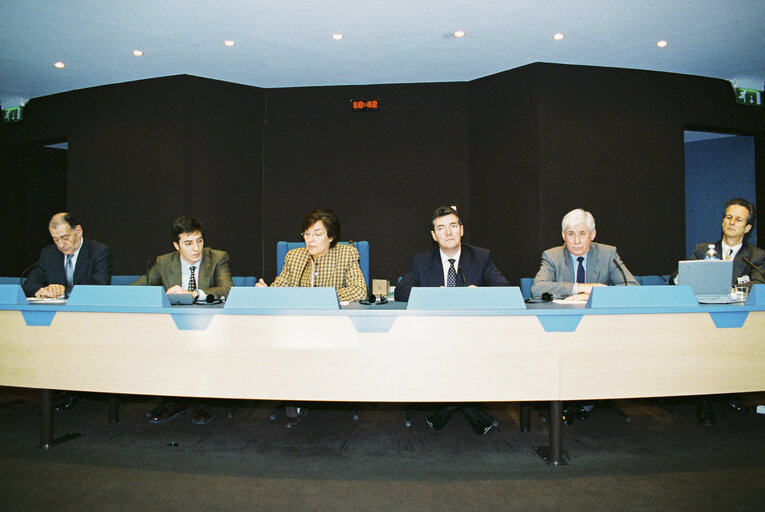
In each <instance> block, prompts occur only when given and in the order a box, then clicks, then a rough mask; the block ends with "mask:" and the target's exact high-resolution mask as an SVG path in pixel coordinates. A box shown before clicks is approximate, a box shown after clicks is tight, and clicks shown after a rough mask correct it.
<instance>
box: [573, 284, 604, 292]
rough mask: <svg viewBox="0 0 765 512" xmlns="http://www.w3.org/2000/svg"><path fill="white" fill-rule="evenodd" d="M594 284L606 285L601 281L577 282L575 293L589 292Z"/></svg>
mask: <svg viewBox="0 0 765 512" xmlns="http://www.w3.org/2000/svg"><path fill="white" fill-rule="evenodd" d="M595 286H606V285H604V284H603V283H579V284H578V285H577V286H576V289H577V293H590V292H592V289H593V287H595Z"/></svg>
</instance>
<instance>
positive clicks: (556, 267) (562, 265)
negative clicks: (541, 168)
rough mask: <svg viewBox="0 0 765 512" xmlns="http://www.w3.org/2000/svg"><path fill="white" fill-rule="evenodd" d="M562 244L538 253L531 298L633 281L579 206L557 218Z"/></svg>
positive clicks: (585, 409)
mask: <svg viewBox="0 0 765 512" xmlns="http://www.w3.org/2000/svg"><path fill="white" fill-rule="evenodd" d="M561 236H562V237H563V241H564V242H565V243H564V244H563V245H562V246H558V247H553V248H552V249H547V250H546V251H545V252H544V253H542V263H541V264H540V265H539V271H538V272H537V275H536V276H535V277H534V284H532V285H531V296H532V297H533V298H535V299H540V298H542V296H543V295H545V294H549V296H550V297H551V298H553V299H561V298H567V300H583V299H586V298H587V297H588V296H589V294H590V292H591V291H592V289H593V288H594V287H596V286H608V285H623V284H625V281H626V284H627V285H637V284H638V282H637V280H635V277H634V276H633V275H632V274H631V273H630V271H629V270H627V267H626V266H625V265H624V263H622V260H621V259H620V258H619V254H618V253H617V252H616V247H614V246H612V245H606V244H599V243H595V242H593V240H595V218H594V217H593V216H592V214H591V213H590V212H587V211H584V210H582V209H581V208H577V209H576V210H571V211H570V212H568V213H567V214H566V215H564V216H563V220H562V221H561ZM593 407H594V405H593V404H577V405H575V406H573V407H566V408H565V409H564V410H563V422H564V423H566V424H567V425H570V424H571V423H572V422H573V421H574V418H578V419H579V420H584V419H586V418H587V417H588V416H589V414H590V411H592V409H593Z"/></svg>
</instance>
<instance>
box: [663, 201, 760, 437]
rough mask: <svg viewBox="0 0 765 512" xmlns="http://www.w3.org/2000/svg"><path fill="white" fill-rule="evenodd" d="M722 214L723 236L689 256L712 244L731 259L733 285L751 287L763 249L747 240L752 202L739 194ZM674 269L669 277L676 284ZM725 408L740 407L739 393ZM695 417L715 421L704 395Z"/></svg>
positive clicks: (757, 276)
mask: <svg viewBox="0 0 765 512" xmlns="http://www.w3.org/2000/svg"><path fill="white" fill-rule="evenodd" d="M724 212H725V213H723V220H722V239H720V240H718V241H717V242H704V243H700V244H696V247H694V249H693V254H691V257H690V259H692V260H701V259H704V256H705V254H706V252H707V251H708V250H709V246H710V245H712V244H713V243H714V246H715V250H716V251H717V254H718V255H719V256H720V258H721V259H725V260H733V277H732V281H731V285H732V286H744V287H751V286H752V285H753V284H758V283H759V284H763V283H765V275H763V271H765V251H763V250H762V249H760V248H759V247H755V246H754V245H752V244H750V243H748V242H747V240H748V238H749V233H750V231H751V230H752V226H753V225H754V219H755V209H754V205H753V204H752V203H750V202H749V201H747V200H746V199H742V198H740V197H737V198H734V199H729V200H728V201H727V202H726V203H725V210H724ZM676 278H677V272H675V273H674V274H673V275H672V277H671V282H672V283H675V282H676ZM725 403H726V405H727V406H728V407H730V408H731V409H733V410H736V411H742V410H743V404H742V403H741V399H740V397H738V396H735V395H734V396H728V397H725ZM696 419H697V420H698V422H699V424H701V425H704V426H705V427H712V426H714V425H715V423H716V422H717V420H716V418H715V414H714V410H713V409H712V404H711V402H710V401H709V398H708V397H706V396H702V397H699V400H698V403H697V407H696Z"/></svg>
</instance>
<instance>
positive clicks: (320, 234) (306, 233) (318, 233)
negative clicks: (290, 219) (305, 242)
mask: <svg viewBox="0 0 765 512" xmlns="http://www.w3.org/2000/svg"><path fill="white" fill-rule="evenodd" d="M326 234H327V232H326V231H325V230H323V229H317V230H315V231H303V232H302V233H300V236H301V237H303V238H305V239H308V238H311V237H314V238H321V237H323V236H324V235H326Z"/></svg>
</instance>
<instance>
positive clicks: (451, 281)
mask: <svg viewBox="0 0 765 512" xmlns="http://www.w3.org/2000/svg"><path fill="white" fill-rule="evenodd" d="M446 286H457V271H456V270H454V258H449V271H448V272H447V273H446Z"/></svg>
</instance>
